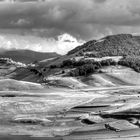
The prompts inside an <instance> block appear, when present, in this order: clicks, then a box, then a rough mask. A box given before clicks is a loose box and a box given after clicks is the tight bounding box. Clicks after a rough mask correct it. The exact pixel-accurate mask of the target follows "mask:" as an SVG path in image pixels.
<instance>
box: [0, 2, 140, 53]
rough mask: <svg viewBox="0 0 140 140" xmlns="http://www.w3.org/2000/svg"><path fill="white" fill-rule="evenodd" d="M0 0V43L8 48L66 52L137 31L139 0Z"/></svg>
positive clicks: (139, 25) (139, 17)
mask: <svg viewBox="0 0 140 140" xmlns="http://www.w3.org/2000/svg"><path fill="white" fill-rule="evenodd" d="M0 1H1V2H0V47H3V48H7V49H11V48H16V49H32V50H35V51H56V52H58V53H61V54H65V53H66V52H67V51H69V50H71V49H73V48H74V47H76V46H77V45H80V44H82V43H84V42H85V41H88V40H91V39H99V38H101V37H103V36H106V35H112V34H118V33H138V34H139V33H140V0H30V2H29V1H28V0H11V1H15V2H10V0H0ZM39 1H40V2H39ZM42 1H44V2H42Z"/></svg>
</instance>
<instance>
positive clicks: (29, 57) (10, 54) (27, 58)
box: [0, 50, 60, 64]
mask: <svg viewBox="0 0 140 140" xmlns="http://www.w3.org/2000/svg"><path fill="white" fill-rule="evenodd" d="M58 56H60V55H58V54H57V53H49V52H47V53H43V52H35V51H32V50H2V51H1V52H0V58H11V59H12V60H14V61H18V62H22V63H25V64H28V63H32V62H34V61H41V60H44V59H50V58H54V57H58Z"/></svg>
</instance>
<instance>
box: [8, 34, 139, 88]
mask: <svg viewBox="0 0 140 140" xmlns="http://www.w3.org/2000/svg"><path fill="white" fill-rule="evenodd" d="M139 55H140V37H139V36H132V35H130V34H119V35H112V36H107V37H104V38H102V39H100V40H93V41H89V42H87V43H85V44H83V45H82V46H78V47H77V48H75V49H73V50H71V51H70V52H68V54H67V55H64V56H60V57H57V58H55V59H45V60H43V61H40V62H39V63H38V65H34V66H31V65H29V66H27V67H23V68H22V67H19V68H17V69H16V70H15V71H14V72H13V73H10V74H9V75H8V77H10V78H13V79H16V80H23V81H30V82H37V83H38V82H39V83H42V82H43V83H44V82H45V83H48V82H49V83H50V84H52V85H56V86H57V85H58V83H59V85H61V84H62V85H64V84H66V83H67V82H68V83H69V82H70V81H71V80H70V79H69V80H67V79H68V78H69V77H73V78H75V77H87V76H89V77H90V76H91V75H92V74H95V75H96V74H98V73H99V75H98V76H95V77H94V76H93V77H94V78H93V79H96V80H97V81H98V80H99V81H104V80H103V79H104V78H105V79H106V78H107V79H109V80H110V79H113V80H114V79H115V80H116V78H115V77H114V78H112V77H111V76H108V75H107V76H103V75H104V74H101V73H104V72H103V71H101V69H103V68H105V67H107V66H108V67H111V66H119V65H120V66H125V67H130V68H132V69H133V70H134V71H135V72H140V61H139V60H140V57H139ZM52 76H57V77H58V76H59V77H60V78H58V79H57V78H56V79H57V80H56V79H53V80H48V79H49V78H50V77H52ZM102 76H103V77H102ZM62 77H66V78H63V80H60V79H61V78H62ZM50 81H51V82H50ZM52 81H53V82H52ZM54 81H55V83H54ZM62 81H63V82H62ZM105 81H108V80H105ZM117 81H118V83H125V82H122V80H120V79H118V80H117ZM63 83H64V84H63ZM71 83H74V81H73V80H72V81H71ZM75 83H79V82H78V81H77V82H76V81H75ZM97 83H98V82H97ZM99 83H100V82H99ZM109 83H110V82H109ZM128 83H129V82H128ZM69 84H70V83H69ZM78 85H79V86H78V87H81V85H80V84H78ZM95 85H96V84H95ZM111 85H113V84H111Z"/></svg>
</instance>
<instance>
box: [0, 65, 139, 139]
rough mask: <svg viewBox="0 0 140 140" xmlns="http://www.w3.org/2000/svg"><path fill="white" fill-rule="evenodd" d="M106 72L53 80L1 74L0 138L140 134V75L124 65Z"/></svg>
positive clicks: (117, 137) (135, 137)
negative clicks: (33, 80) (37, 81)
mask: <svg viewBox="0 0 140 140" xmlns="http://www.w3.org/2000/svg"><path fill="white" fill-rule="evenodd" d="M102 71H103V73H100V74H93V75H90V76H87V77H78V78H70V77H63V78H62V77H60V76H59V77H57V76H56V77H54V76H53V77H50V78H49V79H48V80H50V83H53V84H50V85H40V84H35V83H31V82H25V81H17V80H11V79H5V78H4V79H3V77H2V78H1V80H0V135H1V136H0V139H4V138H5V139H19V136H20V139H26V140H28V139H29V140H32V139H42V140H43V139H49V140H51V139H52V140H58V139H64V140H81V139H82V140H89V139H93V140H94V139H99V140H102V139H103V140H108V139H109V140H118V139H119V140H125V139H127V140H129V139H133V140H138V139H140V134H139V130H140V129H139V127H140V86H139V81H137V79H139V78H138V77H139V76H140V74H138V73H136V72H135V71H133V70H131V69H129V68H126V67H120V66H117V67H106V68H104V69H102ZM54 83H55V84H54ZM58 83H61V85H59V84H58ZM62 84H65V85H63V86H62ZM56 85H57V86H56ZM21 135H22V136H21Z"/></svg>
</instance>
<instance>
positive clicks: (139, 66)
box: [118, 56, 140, 72]
mask: <svg viewBox="0 0 140 140" xmlns="http://www.w3.org/2000/svg"><path fill="white" fill-rule="evenodd" d="M118 65H122V66H126V67H130V68H132V69H134V70H135V71H136V72H140V57H134V56H133V57H131V56H127V57H124V58H122V59H121V60H120V61H119V62H118Z"/></svg>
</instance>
